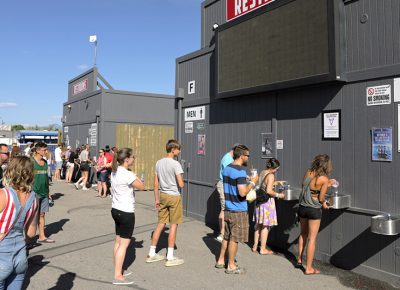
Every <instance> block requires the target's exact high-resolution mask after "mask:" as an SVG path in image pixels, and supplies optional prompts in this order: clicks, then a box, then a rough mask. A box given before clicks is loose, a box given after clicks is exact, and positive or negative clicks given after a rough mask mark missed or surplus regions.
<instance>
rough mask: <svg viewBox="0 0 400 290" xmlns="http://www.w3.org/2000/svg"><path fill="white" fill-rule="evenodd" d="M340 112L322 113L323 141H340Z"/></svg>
mask: <svg viewBox="0 0 400 290" xmlns="http://www.w3.org/2000/svg"><path fill="white" fill-rule="evenodd" d="M340 137H341V136H340V110H330V111H322V139H323V140H340Z"/></svg>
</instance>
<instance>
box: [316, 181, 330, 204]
mask: <svg viewBox="0 0 400 290" xmlns="http://www.w3.org/2000/svg"><path fill="white" fill-rule="evenodd" d="M318 181H319V182H318V183H320V184H321V190H320V193H319V202H320V203H321V204H322V208H323V209H329V205H328V204H327V202H326V193H327V192H328V187H329V179H328V177H326V176H321V177H320V178H319V180H318Z"/></svg>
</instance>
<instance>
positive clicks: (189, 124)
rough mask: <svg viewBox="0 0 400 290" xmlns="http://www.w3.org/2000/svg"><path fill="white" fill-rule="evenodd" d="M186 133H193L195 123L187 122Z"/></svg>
mask: <svg viewBox="0 0 400 290" xmlns="http://www.w3.org/2000/svg"><path fill="white" fill-rule="evenodd" d="M185 133H193V122H185Z"/></svg>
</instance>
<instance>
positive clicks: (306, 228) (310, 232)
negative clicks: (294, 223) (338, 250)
mask: <svg viewBox="0 0 400 290" xmlns="http://www.w3.org/2000/svg"><path fill="white" fill-rule="evenodd" d="M320 224H321V220H311V219H305V218H300V225H301V233H300V237H299V245H298V246H299V256H298V257H297V262H298V263H301V262H302V257H303V253H304V250H305V248H306V244H308V245H307V261H306V269H305V273H306V274H312V273H315V271H317V272H318V270H316V269H314V268H313V266H312V263H313V260H314V254H315V245H316V242H317V235H318V231H319V226H320Z"/></svg>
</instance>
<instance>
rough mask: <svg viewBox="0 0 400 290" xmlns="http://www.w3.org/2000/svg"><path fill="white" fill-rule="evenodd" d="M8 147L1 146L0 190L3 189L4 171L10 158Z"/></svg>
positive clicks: (2, 144)
mask: <svg viewBox="0 0 400 290" xmlns="http://www.w3.org/2000/svg"><path fill="white" fill-rule="evenodd" d="M9 154H10V153H9V152H8V146H7V145H6V144H4V143H1V144H0V188H3V187H4V186H3V169H4V168H5V166H6V162H7V159H8V156H9Z"/></svg>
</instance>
